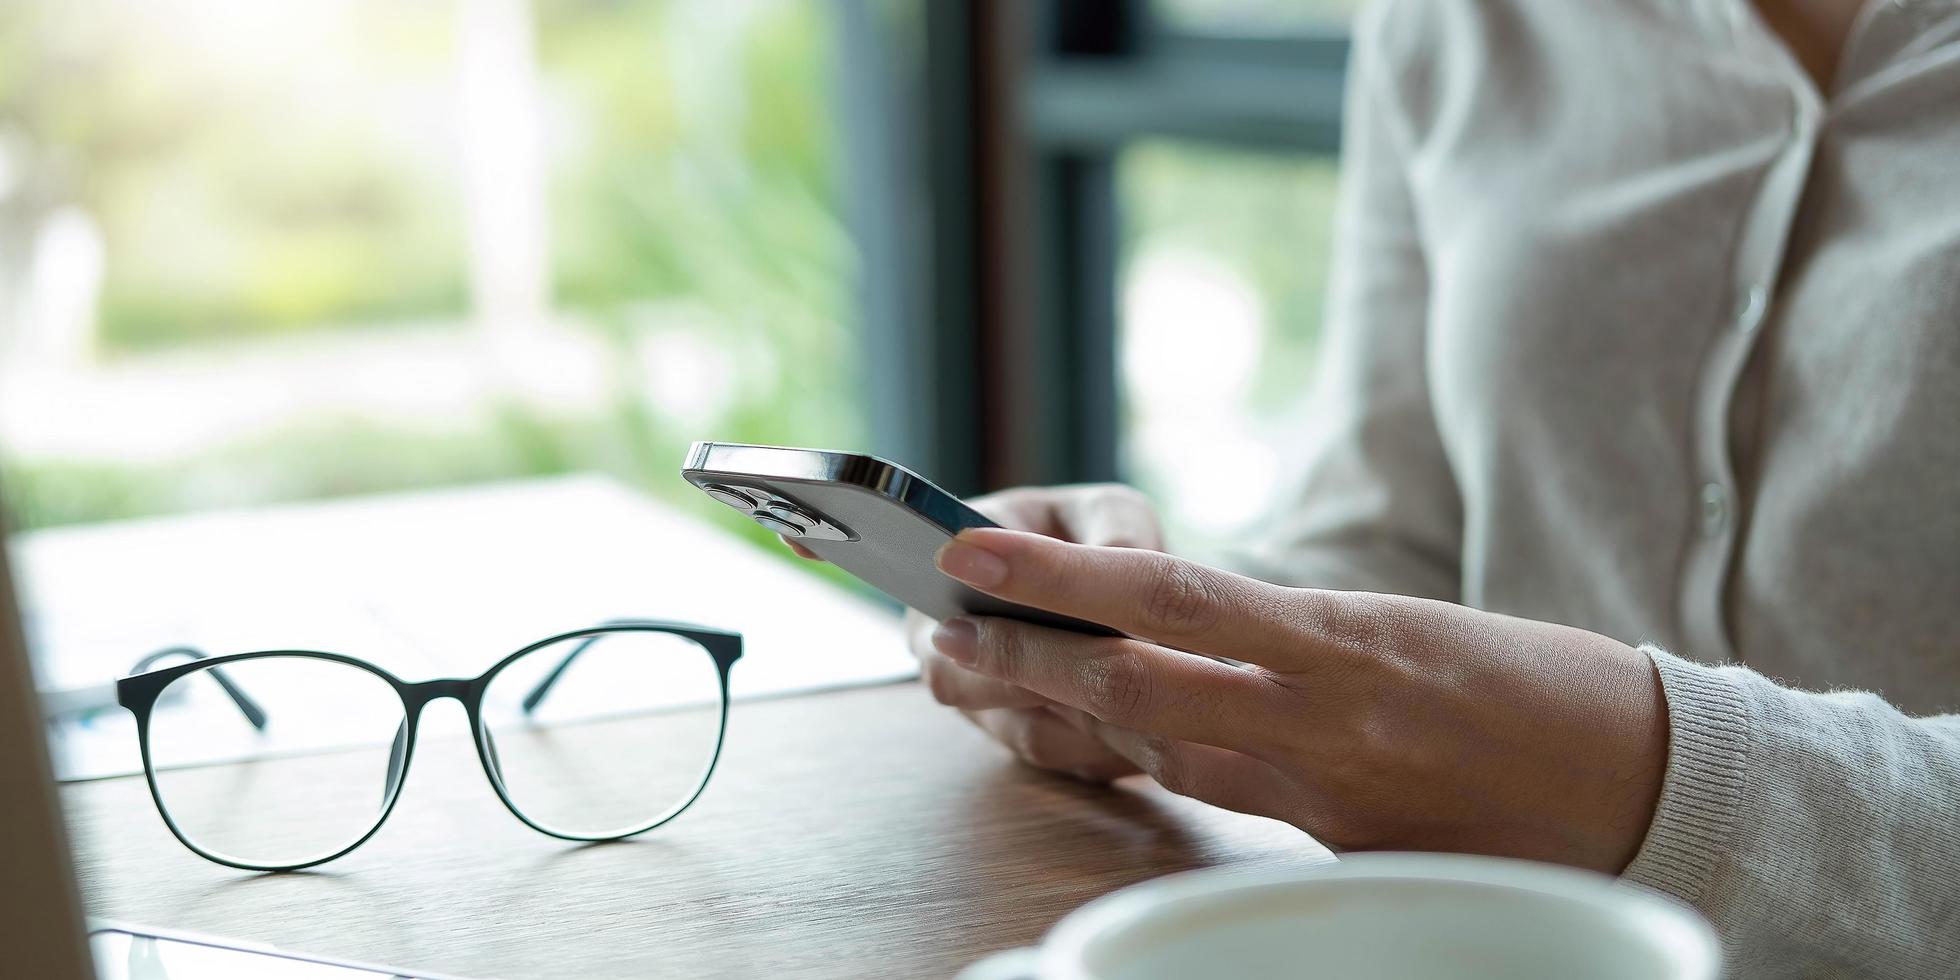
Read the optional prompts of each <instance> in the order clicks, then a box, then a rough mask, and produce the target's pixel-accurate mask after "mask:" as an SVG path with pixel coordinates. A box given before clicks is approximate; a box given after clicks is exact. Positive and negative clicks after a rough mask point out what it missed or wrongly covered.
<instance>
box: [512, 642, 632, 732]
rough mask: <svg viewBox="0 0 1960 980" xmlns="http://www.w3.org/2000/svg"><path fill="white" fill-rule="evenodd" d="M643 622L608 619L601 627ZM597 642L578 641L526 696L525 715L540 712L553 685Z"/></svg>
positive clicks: (524, 701) (523, 703) (524, 702)
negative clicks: (566, 669)
mask: <svg viewBox="0 0 1960 980" xmlns="http://www.w3.org/2000/svg"><path fill="white" fill-rule="evenodd" d="M643 622H645V620H639V619H608V620H606V621H605V622H603V623H600V624H599V625H600V626H633V625H637V624H639V623H643ZM597 642H599V637H597V636H588V637H586V638H585V639H583V640H580V641H578V645H577V646H575V647H572V649H571V650H570V651H568V652H567V653H566V654H565V657H564V659H562V660H560V661H558V664H557V666H554V667H552V668H551V673H548V674H546V675H544V677H543V678H542V679H540V680H539V681H538V685H537V686H536V687H534V688H531V693H529V694H526V695H524V700H523V701H522V702H521V704H522V705H523V708H524V713H525V714H527V715H528V714H531V713H532V712H534V711H536V710H538V705H539V704H542V703H543V702H544V696H545V695H547V694H550V693H551V686H552V685H553V684H556V683H558V676H559V675H560V674H563V673H564V672H565V668H567V667H570V666H571V665H572V661H574V660H577V659H578V655H579V654H581V653H584V652H585V648H586V647H589V646H591V645H592V644H594V643H597Z"/></svg>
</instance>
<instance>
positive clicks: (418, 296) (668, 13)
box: [0, 0, 863, 536]
mask: <svg viewBox="0 0 1960 980" xmlns="http://www.w3.org/2000/svg"><path fill="white" fill-rule="evenodd" d="M833 15H834V8H833V6H832V5H831V4H828V3H825V2H822V0H755V2H744V3H733V4H729V3H706V2H699V0H625V2H619V0H535V2H532V0H282V2H279V3H274V4H267V3H261V2H256V0H27V2H13V3H8V4H5V5H0V298H6V299H8V300H9V302H5V303H0V344H4V345H5V347H4V350H5V354H4V357H0V450H4V452H5V453H6V459H5V465H6V470H7V476H8V480H7V484H6V487H7V491H8V493H9V496H10V498H11V501H10V502H11V504H12V506H13V508H14V511H15V518H16V522H17V524H18V525H20V526H23V527H36V526H46V525H51V524H63V523H75V522H85V521H96V520H102V519H108V518H116V517H125V516H132V515H139V514H153V513H164V512H171V511H179V510H191V509H199V508H206V507H214V506H223V505H235V504H253V503H259V502H264V501H271V500H284V499H301V498H310V497H321V496H330V495H337V494H344V493H352V492H361V491H373V490H389V489H400V488H408V487H418V486H425V485H434V484H446V483H458V482H467V481H476V480H485V479H493V478H502V477H513V476H524V475H534V474H548V473H557V472H564V471H570V470H601V471H606V472H610V473H613V474H615V475H618V476H621V477H624V478H627V479H629V480H631V481H632V482H634V483H636V484H638V485H640V486H642V487H644V488H646V489H648V490H649V491H650V492H653V493H656V494H660V495H664V496H667V497H669V498H670V499H672V500H673V501H675V502H677V503H679V504H680V505H681V506H684V507H688V508H695V509H699V510H700V511H702V512H710V511H714V508H715V505H714V504H713V503H712V502H711V501H707V500H706V499H705V498H699V495H698V494H693V493H691V492H690V491H688V490H687V488H686V487H685V486H684V485H682V484H681V483H680V481H678V480H676V479H674V472H675V469H676V468H677V466H678V464H679V461H680V457H681V454H682V451H683V449H684V447H685V446H686V444H687V443H688V442H689V441H691V440H693V439H696V438H705V437H712V438H736V439H748V440H754V441H774V442H790V443H802V444H813V445H855V444H857V443H858V442H859V441H860V438H861V430H862V429H863V411H862V405H861V398H860V396H859V394H858V392H859V390H860V385H859V379H858V377H857V372H856V370H855V365H856V364H857V363H858V362H859V357H858V350H857V344H858V341H859V332H858V330H857V327H856V323H857V317H856V314H855V311H854V303H855V297H854V292H855V283H856V277H857V274H858V273H857V269H858V265H859V257H858V254H857V248H856V244H855V241H854V239H853V236H852V234H851V233H850V231H849V229H847V227H846V225H845V222H844V220H843V218H842V204H841V202H840V200H839V194H838V191H837V185H838V183H839V181H838V179H837V171H838V169H839V163H838V159H839V156H840V146H839V144H838V139H837V137H836V135H835V128H836V127H834V126H833V125H832V122H833V120H834V119H835V117H836V113H835V112H834V111H833V109H834V107H833V106H832V104H831V102H830V93H832V92H833V91H835V87H834V86H833V85H832V82H831V75H832V72H833V64H832V62H833V52H832V45H831V42H832V40H833V38H834V37H835V35H834V33H833V31H832V30H831V25H830V23H829V18H831V17H832V16H833ZM697 498H699V499H697ZM756 533H757V535H758V536H760V532H759V531H758V532H756Z"/></svg>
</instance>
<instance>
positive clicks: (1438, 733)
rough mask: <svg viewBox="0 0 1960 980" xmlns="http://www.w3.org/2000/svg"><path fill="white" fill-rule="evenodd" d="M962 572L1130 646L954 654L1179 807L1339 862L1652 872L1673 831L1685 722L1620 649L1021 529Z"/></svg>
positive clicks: (956, 568)
mask: <svg viewBox="0 0 1960 980" xmlns="http://www.w3.org/2000/svg"><path fill="white" fill-rule="evenodd" d="M939 565H940V568H941V569H942V570H944V571H945V572H946V573H947V574H949V575H951V576H953V577H954V578H957V579H959V580H961V581H963V582H966V583H967V584H969V585H971V586H973V587H974V588H976V589H979V590H981V591H983V592H987V593H990V594H992V595H996V596H999V597H1001V598H1003V599H1008V600H1011V601H1014V602H1019V603H1024V604H1026V605H1031V606H1039V607H1041V608H1043V609H1048V610H1052V611H1054V612H1058V613H1065V614H1067V615H1071V616H1077V617H1080V618H1083V619H1088V620H1091V621H1094V622H1099V623H1104V624H1107V625H1109V626H1112V627H1115V628H1116V629H1120V630H1122V631H1124V632H1125V633H1128V634H1129V635H1130V637H1129V638H1102V637H1085V636H1080V635H1077V634H1073V633H1067V632H1063V631H1060V630H1053V629H1045V628H1042V627H1038V626H1031V625H1027V624H1024V623H1019V622H1015V621H1011V620H1005V619H996V618H964V617H963V618H960V619H954V620H948V621H947V622H946V623H944V624H942V625H941V626H940V628H939V629H938V630H937V631H936V632H935V633H934V635H933V643H934V645H935V646H936V647H937V649H938V650H939V652H940V653H942V654H944V655H945V656H946V657H947V658H948V659H949V660H952V661H954V662H956V663H958V664H959V665H961V666H963V667H965V668H966V669H967V670H968V671H970V672H972V673H973V674H976V675H980V676H983V677H985V678H989V679H991V680H992V681H993V682H996V683H998V684H999V685H1000V688H999V689H1000V690H1026V691H1031V692H1033V693H1034V694H1035V695H1038V696H1040V697H1042V698H1046V699H1048V700H1049V701H1051V702H1053V703H1054V704H1055V705H1057V706H1058V707H1057V708H1055V709H1053V710H1054V711H1056V712H1059V713H1060V714H1062V715H1063V716H1064V717H1065V718H1066V719H1067V720H1069V721H1070V722H1071V723H1072V724H1074V725H1075V726H1076V727H1077V729H1078V730H1080V731H1083V732H1085V733H1089V734H1093V735H1095V736H1096V737H1097V738H1098V740H1099V741H1101V742H1102V744H1104V745H1106V746H1108V747H1109V748H1110V749H1112V750H1113V751H1115V752H1116V753H1118V754H1120V755H1121V756H1123V757H1124V758H1127V759H1129V760H1130V761H1131V762H1133V763H1134V764H1136V765H1137V766H1138V767H1140V768H1142V769H1143V770H1144V771H1146V772H1148V773H1150V774H1151V775H1152V776H1154V777H1156V779H1157V780H1158V781H1159V782H1161V783H1163V784H1164V785H1165V786H1166V787H1167V788H1169V789H1171V790H1172V791H1174V792H1178V793H1182V794H1184V795H1187V796H1192V797H1196V798H1198V799H1201V800H1205V801H1208V802H1211V803H1214V804H1217V805H1219V806H1223V807H1227V808H1230V809H1233V810H1240V811H1243V812H1247V813H1255V814H1260V815H1264V816H1270V817H1276V818H1279V819H1281V820H1286V821H1288V822H1290V823H1292V824H1294V825H1295V826H1298V827H1300V828H1301V829H1302V830H1305V831H1307V832H1308V833H1311V834H1313V835H1314V836H1315V837H1317V838H1319V839H1320V840H1322V841H1323V842H1325V843H1327V844H1330V845H1333V846H1337V847H1344V848H1354V849H1364V848H1365V849H1375V848H1406V849H1416V850H1446V851H1465V852H1473V853H1485V854H1500V855H1509V856H1514V857H1524V858H1533V859H1537V860H1544V861H1556V862H1560V863H1564V864H1571V865H1577V866H1580V867H1586V868H1592V869H1595V870H1599V871H1604V872H1608V873H1618V872H1619V871H1621V870H1622V869H1624V868H1625V867H1626V865H1627V863H1628V862H1629V861H1631V860H1632V859H1633V855H1634V853H1635V851H1636V850H1637V849H1638V848H1639V846H1640V842H1641V840H1642V839H1643V838H1644V837H1645V835H1646V831H1647V825H1648V823H1649V822H1650V821H1651V819H1652V816H1653V812H1654V804H1655V801H1656V799H1657V798H1658V796H1659V793H1660V785H1661V778H1662V775H1663V773H1664V771H1665V769H1666V765H1667V708H1666V702H1665V700H1664V699H1663V697H1662V694H1661V689H1660V680H1659V677H1658V676H1657V675H1656V673H1655V670H1654V667H1653V665H1652V663H1651V662H1650V661H1649V660H1648V659H1647V657H1646V656H1645V655H1643V654H1641V653H1640V652H1639V651H1638V650H1635V649H1633V648H1631V647H1628V646H1626V645H1625V644H1622V643H1619V642H1617V641H1615V640H1611V639H1608V638H1606V637H1603V636H1599V635H1597V634H1594V633H1589V632H1586V631H1584V630H1580V629H1573V628H1570V627H1565V626H1557V625H1552V624H1548V623H1538V622H1531V621H1528V620H1522V619H1515V618H1512V617H1508V616H1501V615H1497V614H1493V613H1484V612H1478V611H1476V610H1473V609H1469V608H1466V607H1463V606H1457V605H1452V604H1449V603H1444V602H1435V601H1430V600H1424V599H1408V598H1402V597H1397V596H1388V595H1377V594H1373V593H1344V592H1325V591H1319V590H1312V589H1289V588H1281V587H1278V586H1273V585H1268V584H1266V583H1263V582H1259V581H1255V580H1253V579H1248V578H1244V577H1241V576H1237V575H1232V574H1229V573H1226V572H1221V571H1218V570H1216V569H1212V568H1207V567H1204V566H1202V565H1197V564H1194V563H1191V562H1187V561H1182V560H1180V559H1177V558H1173V557H1170V556H1168V555H1163V554H1157V553H1152V552H1146V551H1138V550H1132V549H1120V548H1095V547H1084V546H1081V545H1073V544H1068V543H1065V542H1061V541H1057V540H1054V539H1052V538H1047V537H1042V536H1039V535H1033V534H1022V533H1017V532H1014V531H1009V530H1004V529H1001V530H995V529H988V530H979V531H967V532H964V533H962V534H961V535H960V536H959V537H958V538H955V539H954V540H953V541H952V542H951V543H949V544H948V545H947V546H946V547H945V549H943V550H942V551H941V552H940V555H939ZM1214 657H1216V658H1224V659H1228V660H1233V661H1239V662H1241V663H1243V664H1244V665H1245V666H1243V667H1241V666H1237V665H1234V664H1230V663H1225V662H1222V660H1220V659H1212V658H1214Z"/></svg>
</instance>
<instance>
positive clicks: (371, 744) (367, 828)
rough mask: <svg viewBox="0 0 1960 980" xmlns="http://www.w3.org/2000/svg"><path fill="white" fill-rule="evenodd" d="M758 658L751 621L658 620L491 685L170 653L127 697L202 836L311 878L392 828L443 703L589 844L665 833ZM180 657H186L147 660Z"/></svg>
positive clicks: (370, 669)
mask: <svg viewBox="0 0 1960 980" xmlns="http://www.w3.org/2000/svg"><path fill="white" fill-rule="evenodd" d="M741 656H742V637H741V634H739V633H732V632H728V631H724V630H717V629H710V628H707V627H702V626H693V625H688V624H683V623H670V622H662V621H655V620H616V621H612V622H608V623H606V624H604V625H601V626H596V627H592V628H590V629H582V630H573V631H571V632H569V633H560V634H558V635H557V636H552V637H548V638H546V639H543V640H539V641H538V642H536V643H533V644H531V645H530V646H527V647H525V648H523V649H522V650H519V651H517V652H516V653H513V654H511V655H510V656H508V657H505V658H504V659H503V660H501V661H499V662H498V663H497V664H496V665H495V666H493V667H491V668H490V669H489V670H487V671H485V672H484V673H483V674H482V676H480V677H477V678H475V679H474V680H434V681H423V682H421V683H418V684H411V683H407V682H404V681H402V680H400V679H398V678H396V677H395V676H394V675H393V674H390V673H388V672H387V671H385V670H382V669H381V668H380V667H377V666H375V665H374V664H371V663H369V662H367V661H365V660H360V659H358V658H355V657H349V656H344V655H342V654H337V653H321V652H317V651H311V650H262V651H258V652H255V653H235V654H229V655H225V656H215V657H214V656H207V655H206V654H205V653H204V652H203V651H201V650H197V649H194V648H191V647H172V648H169V649H166V650H159V651H157V652H156V653H153V654H150V655H149V656H147V657H144V658H143V660H142V661H141V662H139V663H138V664H137V665H136V668H135V672H134V673H132V675H131V676H129V677H124V678H122V679H121V680H119V681H117V682H116V699H117V701H118V702H120V703H121V704H122V706H123V707H125V708H128V709H129V710H130V712H131V713H132V714H134V715H135V716H136V732H137V741H138V743H139V745H140V747H141V749H142V754H143V773H144V777H145V778H146V779H147V780H148V781H149V784H150V795H151V796H152V797H153V798H154V799H155V800H156V804H157V810H158V812H160V813H161V814H162V815H163V822H164V823H165V824H166V825H168V826H169V828H170V832H171V833H172V834H175V835H176V837H177V839H178V840H180V841H182V842H183V844H184V846H185V847H188V848H190V849H191V850H192V851H195V852H197V853H198V854H199V855H201V856H203V857H205V858H207V859H209V860H212V861H215V862H217V863H219V864H223V865H228V866H230V867H234V868H241V869H245V870H249V871H294V870H298V869H300V868H307V867H312V866H313V865H317V864H322V863H324V862H327V861H331V860H333V859H334V858H337V857H340V856H341V855H343V854H346V853H347V852H349V851H351V850H353V849H354V848H356V847H359V846H360V845H361V844H363V843H365V842H366V841H367V839H368V838H370V837H372V836H374V833H375V831H377V830H379V829H380V828H381V824H382V822H383V821H385V820H387V819H388V814H389V812H390V811H391V810H393V809H394V806H395V800H396V799H397V797H399V795H400V793H401V787H402V781H403V780H404V778H406V777H407V775H408V764H409V761H410V759H411V758H412V757H413V756H414V752H415V732H416V728H417V724H418V722H419V720H420V718H421V716H422V709H423V707H424V706H426V705H427V704H428V703H429V702H431V701H435V700H438V699H441V698H455V699H456V700H457V701H460V702H462V705H463V710H464V712H465V713H466V714H467V715H468V717H469V725H470V731H471V734H472V736H473V741H474V742H475V743H476V753H477V758H478V760H479V761H481V762H482V764H483V772H484V775H486V776H488V777H489V779H490V785H491V786H492V787H493V788H494V789H496V791H497V796H498V797H499V798H501V799H502V800H503V801H504V805H505V806H506V807H509V808H510V812H511V813H512V814H514V815H516V817H517V819H519V820H522V821H523V822H524V823H526V824H528V825H530V826H531V827H532V828H533V829H536V830H538V831H540V832H542V833H546V834H550V835H551V836H553V837H559V838H563V839H565V840H576V841H602V840H618V839H620V838H622V837H631V836H633V835H634V834H640V833H644V832H646V831H648V830H652V829H653V828H655V827H658V826H660V825H661V824H663V823H666V822H667V821H669V820H672V819H673V818H674V817H675V816H677V815H679V814H680V812H681V811H682V810H685V809H687V807H688V805H689V804H691V803H693V802H694V800H695V799H696V798H698V797H699V796H700V795H701V791H702V790H703V789H704V788H706V786H707V785H708V777H709V776H711V775H712V774H713V773H714V768H715V762H716V761H717V760H718V759H719V758H720V756H721V745H722V738H723V736H724V734H725V733H726V731H727V727H728V672H729V669H730V668H731V667H733V666H734V665H735V661H736V660H738V659H740V658H741ZM173 658H184V659H187V660H188V661H189V662H188V663H183V664H178V665H176V666H170V667H162V668H158V669H154V670H152V669H150V668H151V667H153V666H155V665H156V664H157V663H159V662H162V661H164V660H168V659H173ZM350 774H351V775H350Z"/></svg>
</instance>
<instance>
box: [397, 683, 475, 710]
mask: <svg viewBox="0 0 1960 980" xmlns="http://www.w3.org/2000/svg"><path fill="white" fill-rule="evenodd" d="M472 683H473V682H472V681H469V680H464V679H462V678H456V677H449V678H444V679H442V680H435V681H423V682H421V683H420V684H410V685H408V703H409V706H410V707H413V708H417V709H420V708H421V707H422V706H424V705H426V704H428V703H429V702H431V701H440V700H442V699H443V698H455V699H456V700H457V701H460V702H462V703H463V704H464V705H468V704H469V701H470V685H471V684H472Z"/></svg>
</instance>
